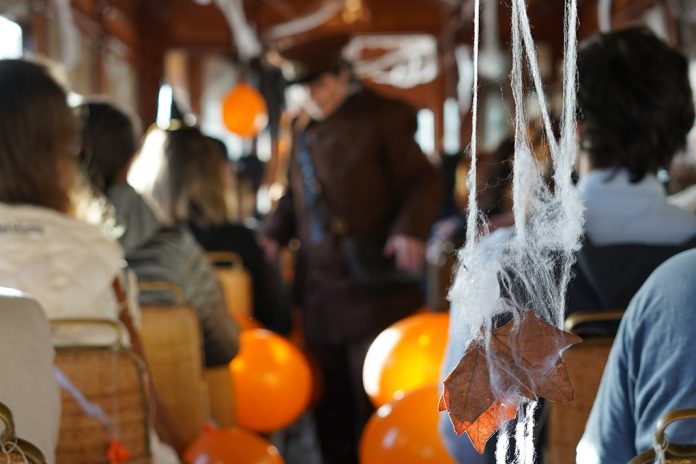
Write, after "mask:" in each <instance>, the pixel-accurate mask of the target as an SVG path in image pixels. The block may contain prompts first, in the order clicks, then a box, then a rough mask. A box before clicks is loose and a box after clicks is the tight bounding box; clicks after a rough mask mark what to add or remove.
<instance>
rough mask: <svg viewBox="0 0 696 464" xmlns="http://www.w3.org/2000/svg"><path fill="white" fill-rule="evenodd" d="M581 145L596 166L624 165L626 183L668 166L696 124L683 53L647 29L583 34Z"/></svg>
mask: <svg viewBox="0 0 696 464" xmlns="http://www.w3.org/2000/svg"><path fill="white" fill-rule="evenodd" d="M578 72H579V85H578V110H579V112H580V120H581V121H582V122H583V123H584V124H583V131H584V140H583V148H584V149H585V150H586V151H587V152H588V154H589V156H590V160H591V162H592V165H593V166H594V167H596V168H617V169H618V168H626V169H628V171H629V173H630V177H631V182H639V181H640V180H642V179H643V177H645V175H646V174H647V173H655V172H657V171H658V170H659V169H660V168H668V167H669V164H670V162H671V160H672V158H673V157H674V155H675V154H676V152H677V151H678V150H679V149H681V148H683V147H684V145H685V143H686V135H687V133H688V132H689V130H690V129H691V127H692V126H693V124H694V104H693V99H692V93H691V87H690V85H689V79H688V65H687V61H686V58H685V57H684V56H682V55H681V54H680V53H679V52H677V51H676V50H673V49H671V48H670V47H669V46H668V45H667V44H665V43H664V42H662V41H661V40H660V39H658V38H657V37H656V36H655V35H654V34H653V33H652V32H651V31H650V30H649V29H647V28H644V27H634V28H630V29H625V30H621V31H616V32H611V33H607V34H600V35H597V36H595V37H593V38H590V39H588V40H587V41H585V42H584V43H583V44H581V46H580V50H579V52H578Z"/></svg>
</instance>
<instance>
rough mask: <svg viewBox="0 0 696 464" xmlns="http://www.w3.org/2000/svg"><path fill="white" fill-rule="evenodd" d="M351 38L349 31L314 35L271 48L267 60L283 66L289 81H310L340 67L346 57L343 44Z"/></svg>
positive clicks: (280, 66)
mask: <svg viewBox="0 0 696 464" xmlns="http://www.w3.org/2000/svg"><path fill="white" fill-rule="evenodd" d="M350 38H351V37H350V34H347V33H336V34H332V35H323V36H318V37H313V38H311V39H309V40H305V41H302V42H295V43H293V44H291V45H290V46H287V47H285V48H282V49H279V50H275V51H273V52H270V53H269V54H267V56H266V60H267V61H268V62H269V63H270V64H271V65H272V66H274V67H276V68H278V69H280V71H281V73H282V74H283V78H284V79H285V81H286V82H287V83H288V84H302V83H307V82H310V81H312V80H314V79H316V78H317V77H319V76H320V75H321V74H323V73H325V72H327V71H333V70H335V69H337V67H338V66H339V65H340V64H341V62H343V61H344V60H343V54H342V52H343V48H344V47H345V46H346V45H347V44H348V42H349V41H350Z"/></svg>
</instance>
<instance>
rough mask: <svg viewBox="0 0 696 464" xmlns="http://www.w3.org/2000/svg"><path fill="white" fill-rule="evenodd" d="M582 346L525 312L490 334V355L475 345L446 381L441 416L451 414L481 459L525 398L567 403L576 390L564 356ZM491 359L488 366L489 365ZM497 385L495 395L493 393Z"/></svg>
mask: <svg viewBox="0 0 696 464" xmlns="http://www.w3.org/2000/svg"><path fill="white" fill-rule="evenodd" d="M580 342H582V339H581V338H580V337H578V336H577V335H573V334H571V333H569V332H565V331H563V330H560V329H558V328H556V327H554V326H552V325H550V324H547V323H546V322H544V321H542V320H541V319H539V318H538V317H537V316H536V314H535V312H534V311H533V310H530V311H527V312H526V313H525V314H524V315H523V316H522V318H521V319H520V320H519V326H518V327H515V326H514V319H513V320H511V321H510V322H508V323H507V324H505V325H503V326H502V327H499V328H497V329H493V330H492V331H491V340H490V345H489V349H490V353H489V354H488V355H487V354H486V348H485V346H484V345H483V340H480V339H477V340H474V341H473V342H471V344H470V345H469V347H468V348H467V350H466V352H465V353H464V356H463V357H462V359H461V360H460V361H459V364H458V365H457V367H455V368H454V370H453V371H452V372H451V373H450V375H449V376H448V377H447V379H445V388H444V391H443V393H442V396H441V397H440V404H439V409H440V411H445V410H447V411H448V412H449V416H450V420H451V421H452V425H453V426H454V430H455V432H456V433H457V435H461V434H462V433H464V432H466V434H467V435H468V436H469V439H470V440H471V443H472V444H473V445H474V448H476V450H477V451H478V452H479V453H483V449H484V447H485V446H486V442H488V440H489V438H490V437H491V436H492V435H493V433H495V431H496V430H498V428H499V427H500V426H501V425H502V424H503V423H504V422H506V421H509V420H512V419H514V418H515V416H516V415H517V408H518V406H519V403H520V401H521V400H523V398H528V399H530V400H536V399H537V398H538V397H540V396H541V397H544V398H546V399H548V400H551V401H556V402H560V403H567V402H569V401H572V400H573V386H572V385H571V383H570V378H569V377H568V370H567V369H566V365H565V363H564V362H563V360H562V359H561V353H562V352H563V351H564V350H565V349H566V348H568V347H569V346H571V345H575V344H577V343H580ZM489 359H490V361H491V362H490V363H489ZM493 384H495V385H496V387H497V388H496V389H495V392H500V393H498V394H497V395H496V393H495V392H494V389H493Z"/></svg>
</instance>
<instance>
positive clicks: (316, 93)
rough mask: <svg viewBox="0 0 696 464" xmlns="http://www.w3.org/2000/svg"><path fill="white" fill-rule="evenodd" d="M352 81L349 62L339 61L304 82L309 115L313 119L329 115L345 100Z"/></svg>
mask: <svg viewBox="0 0 696 464" xmlns="http://www.w3.org/2000/svg"><path fill="white" fill-rule="evenodd" d="M353 81H354V77H353V71H352V69H351V66H350V64H349V63H347V62H340V63H339V64H338V65H337V66H336V67H335V68H334V69H331V70H329V71H325V72H323V73H321V74H319V75H318V76H317V77H315V78H314V79H312V80H311V81H309V82H307V83H306V84H304V86H305V88H306V89H307V95H308V97H309V100H310V106H309V108H308V109H309V111H310V115H311V116H312V117H314V118H315V119H322V118H326V117H328V116H331V115H332V114H333V113H334V112H335V111H336V110H337V109H338V107H339V106H341V103H343V100H345V98H346V96H347V95H348V93H349V92H350V88H351V85H352V83H353Z"/></svg>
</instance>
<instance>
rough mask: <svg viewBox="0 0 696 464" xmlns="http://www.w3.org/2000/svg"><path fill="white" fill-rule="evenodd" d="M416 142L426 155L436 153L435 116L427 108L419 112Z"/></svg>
mask: <svg viewBox="0 0 696 464" xmlns="http://www.w3.org/2000/svg"><path fill="white" fill-rule="evenodd" d="M416 142H418V145H420V148H421V150H423V153H425V154H426V155H432V154H434V153H435V115H434V114H433V112H432V111H431V110H429V109H427V108H423V109H422V110H420V111H418V130H417V131H416Z"/></svg>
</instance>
